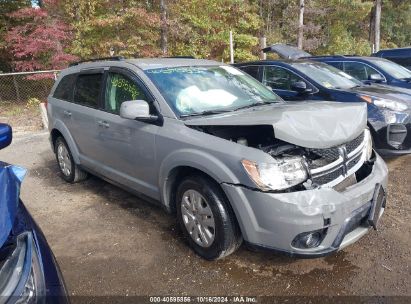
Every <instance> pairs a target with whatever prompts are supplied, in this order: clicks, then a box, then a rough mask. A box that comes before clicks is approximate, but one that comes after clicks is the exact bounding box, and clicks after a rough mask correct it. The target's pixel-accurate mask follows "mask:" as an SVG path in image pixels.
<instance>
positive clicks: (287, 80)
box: [263, 66, 308, 91]
mask: <svg viewBox="0 0 411 304" xmlns="http://www.w3.org/2000/svg"><path fill="white" fill-rule="evenodd" d="M297 81H303V82H305V81H304V79H302V78H301V77H300V76H297V75H296V74H294V73H293V72H291V71H289V70H287V69H283V68H280V67H276V66H266V67H264V75H263V83H264V84H265V85H267V86H269V87H271V88H272V89H274V90H286V91H292V88H291V87H292V85H293V83H295V82H297ZM305 83H306V82H305ZM306 84H307V83H306ZM307 87H308V84H307Z"/></svg>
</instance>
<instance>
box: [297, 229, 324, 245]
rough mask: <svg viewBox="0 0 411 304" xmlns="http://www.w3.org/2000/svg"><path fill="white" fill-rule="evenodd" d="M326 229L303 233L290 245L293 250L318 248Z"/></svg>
mask: <svg viewBox="0 0 411 304" xmlns="http://www.w3.org/2000/svg"><path fill="white" fill-rule="evenodd" d="M326 231H327V229H321V230H316V231H311V232H304V233H300V234H299V235H297V236H296V237H295V238H294V240H293V242H292V243H291V245H292V246H293V247H295V248H301V249H309V248H315V247H318V246H319V245H320V244H321V242H322V241H323V239H324V237H325V234H326Z"/></svg>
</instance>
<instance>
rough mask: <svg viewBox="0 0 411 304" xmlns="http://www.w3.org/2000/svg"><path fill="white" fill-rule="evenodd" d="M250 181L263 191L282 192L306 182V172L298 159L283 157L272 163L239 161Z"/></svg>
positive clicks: (300, 159) (301, 161)
mask: <svg viewBox="0 0 411 304" xmlns="http://www.w3.org/2000/svg"><path fill="white" fill-rule="evenodd" d="M241 163H242V164H243V167H244V169H245V171H246V172H247V173H248V175H249V176H250V178H251V179H252V181H253V182H254V183H255V184H256V185H257V186H258V187H259V188H260V189H261V190H263V191H267V190H283V189H287V188H290V187H292V186H295V185H298V184H300V183H302V182H304V181H306V180H307V177H308V175H307V171H306V169H305V166H304V164H303V159H302V158H300V157H284V158H282V159H275V160H274V162H272V163H256V162H253V161H250V160H247V159H244V160H242V161H241Z"/></svg>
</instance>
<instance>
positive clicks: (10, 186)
mask: <svg viewBox="0 0 411 304" xmlns="http://www.w3.org/2000/svg"><path fill="white" fill-rule="evenodd" d="M25 174H26V169H23V168H20V167H17V166H13V165H9V164H6V163H2V162H0V189H1V191H0V247H1V246H3V244H4V242H5V241H6V240H7V238H8V236H9V234H10V231H11V229H12V227H13V223H14V218H15V217H16V212H17V207H18V204H19V196H20V185H21V181H22V180H23V178H24V176H25Z"/></svg>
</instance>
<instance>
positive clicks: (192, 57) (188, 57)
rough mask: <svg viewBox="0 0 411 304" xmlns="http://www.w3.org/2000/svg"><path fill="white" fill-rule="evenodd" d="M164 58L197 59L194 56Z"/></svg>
mask: <svg viewBox="0 0 411 304" xmlns="http://www.w3.org/2000/svg"><path fill="white" fill-rule="evenodd" d="M163 58H177V59H178V58H179V59H196V58H195V57H194V56H169V57H163Z"/></svg>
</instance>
